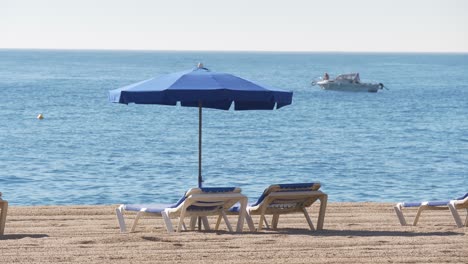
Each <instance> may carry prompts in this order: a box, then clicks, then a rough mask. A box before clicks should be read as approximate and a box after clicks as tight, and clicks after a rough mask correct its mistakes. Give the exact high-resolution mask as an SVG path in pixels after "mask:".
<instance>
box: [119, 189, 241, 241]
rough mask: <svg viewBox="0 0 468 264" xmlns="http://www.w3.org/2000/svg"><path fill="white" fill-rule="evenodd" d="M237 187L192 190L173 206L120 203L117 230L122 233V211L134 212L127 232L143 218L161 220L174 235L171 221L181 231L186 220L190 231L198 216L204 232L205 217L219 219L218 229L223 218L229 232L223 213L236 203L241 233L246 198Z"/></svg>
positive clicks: (206, 225)
mask: <svg viewBox="0 0 468 264" xmlns="http://www.w3.org/2000/svg"><path fill="white" fill-rule="evenodd" d="M240 192H241V189H240V188H235V187H217V188H216V187H215V188H192V189H190V190H188V191H187V192H186V193H185V195H184V196H183V197H182V198H181V199H180V200H179V201H178V202H177V203H175V204H147V205H145V204H143V205H136V204H128V205H126V204H123V205H120V206H119V207H118V208H116V213H117V219H118V221H119V226H120V231H121V232H123V233H124V232H126V225H125V220H124V217H123V213H124V211H136V212H138V213H137V215H136V217H135V220H134V222H133V225H132V228H131V232H134V231H135V227H136V225H137V223H138V220H139V219H140V217H141V216H143V215H153V216H159V217H162V218H163V219H164V223H165V225H166V229H167V231H168V232H174V228H173V226H172V222H171V218H174V217H178V218H179V221H178V223H177V228H176V231H177V232H180V231H181V230H182V229H184V230H185V223H184V219H185V218H186V217H190V218H191V221H190V227H191V229H192V230H193V229H194V227H195V222H196V219H197V218H198V217H201V219H202V220H203V226H204V227H205V230H209V229H210V227H209V223H208V219H207V216H211V215H215V216H219V217H218V221H217V223H216V226H215V230H218V228H219V225H220V222H221V217H222V218H223V219H224V221H225V223H226V226H227V228H228V230H229V231H231V232H232V231H233V230H232V227H231V224H230V223H229V220H228V218H227V216H226V213H225V211H226V210H228V209H229V208H230V207H232V206H233V205H234V204H236V203H240V204H241V207H242V208H243V209H241V213H240V214H239V220H238V222H237V228H236V232H242V229H243V226H244V218H245V208H246V206H247V197H246V196H245V195H243V194H241V193H240Z"/></svg>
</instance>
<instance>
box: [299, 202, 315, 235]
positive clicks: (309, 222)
mask: <svg viewBox="0 0 468 264" xmlns="http://www.w3.org/2000/svg"><path fill="white" fill-rule="evenodd" d="M302 212H304V216H305V218H306V220H307V223H308V224H309V227H310V230H312V231H314V230H315V228H314V224H313V223H312V220H310V217H309V213H307V209H306V208H305V207H303V208H302Z"/></svg>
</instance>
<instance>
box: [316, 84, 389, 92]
mask: <svg viewBox="0 0 468 264" xmlns="http://www.w3.org/2000/svg"><path fill="white" fill-rule="evenodd" d="M317 84H318V85H319V86H320V88H322V89H324V90H332V91H345V92H369V93H376V92H377V91H378V90H380V89H381V88H382V86H381V84H378V83H340V82H318V83H317Z"/></svg>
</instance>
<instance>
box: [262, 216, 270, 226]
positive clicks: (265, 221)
mask: <svg viewBox="0 0 468 264" xmlns="http://www.w3.org/2000/svg"><path fill="white" fill-rule="evenodd" d="M263 222H264V223H265V227H266V228H267V229H270V225H269V224H268V220H267V219H266V216H265V217H263Z"/></svg>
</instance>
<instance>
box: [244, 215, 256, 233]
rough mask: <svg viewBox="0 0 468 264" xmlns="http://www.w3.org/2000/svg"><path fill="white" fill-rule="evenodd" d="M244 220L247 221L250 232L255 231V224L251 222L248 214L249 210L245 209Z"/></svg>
mask: <svg viewBox="0 0 468 264" xmlns="http://www.w3.org/2000/svg"><path fill="white" fill-rule="evenodd" d="M245 220H246V221H247V225H248V226H249V230H250V232H255V225H254V223H253V220H252V216H251V215H250V211H246V213H245Z"/></svg>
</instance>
